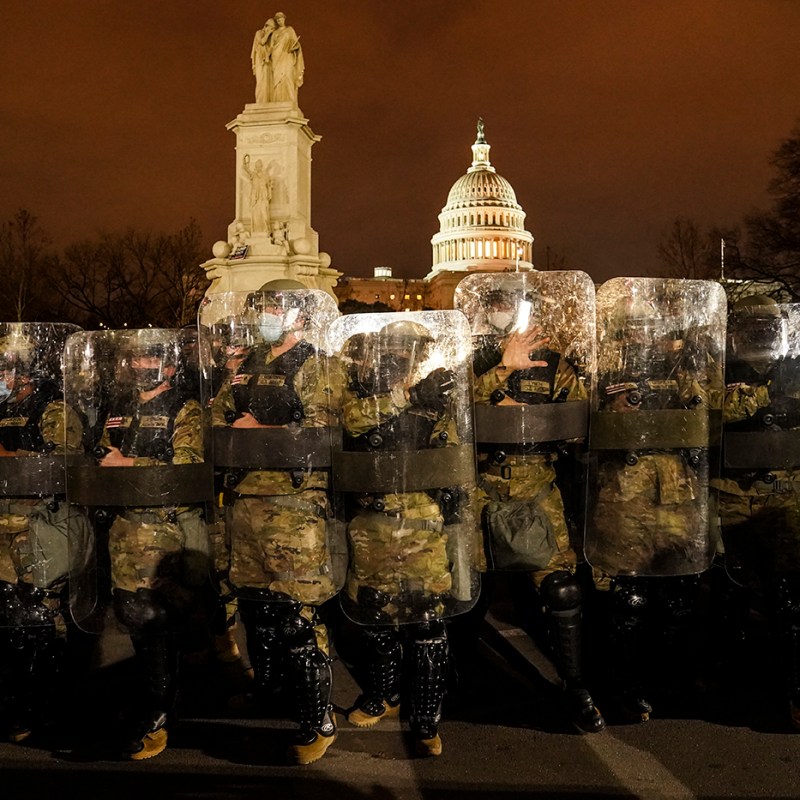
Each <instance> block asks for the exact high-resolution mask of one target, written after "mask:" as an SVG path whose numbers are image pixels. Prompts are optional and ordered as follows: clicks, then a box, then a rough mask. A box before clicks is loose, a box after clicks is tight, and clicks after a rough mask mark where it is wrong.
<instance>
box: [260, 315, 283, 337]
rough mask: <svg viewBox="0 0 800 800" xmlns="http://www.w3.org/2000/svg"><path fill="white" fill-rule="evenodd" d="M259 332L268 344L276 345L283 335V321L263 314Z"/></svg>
mask: <svg viewBox="0 0 800 800" xmlns="http://www.w3.org/2000/svg"><path fill="white" fill-rule="evenodd" d="M258 330H259V331H260V332H261V337H262V338H263V339H264V341H265V342H266V343H267V344H274V343H275V342H277V341H278V340H279V339H280V338H281V336H282V335H283V319H282V318H281V317H276V316H275V315H274V314H262V315H261V319H260V320H259V323H258Z"/></svg>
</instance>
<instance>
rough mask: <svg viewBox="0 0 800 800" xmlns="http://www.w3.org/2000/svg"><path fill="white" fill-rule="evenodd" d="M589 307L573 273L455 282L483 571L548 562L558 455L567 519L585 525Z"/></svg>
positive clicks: (589, 294) (583, 283)
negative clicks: (465, 325) (468, 375)
mask: <svg viewBox="0 0 800 800" xmlns="http://www.w3.org/2000/svg"><path fill="white" fill-rule="evenodd" d="M594 304H595V292H594V284H593V283H592V281H591V279H590V278H589V276H588V275H587V274H586V273H584V272H577V271H553V272H520V273H501V274H476V275H470V276H468V277H466V278H465V279H464V280H462V281H461V282H460V283H459V284H458V286H457V287H456V292H455V306H456V308H458V309H460V310H461V311H463V312H464V314H465V315H466V316H467V318H468V319H469V322H470V327H471V330H472V347H473V369H474V374H475V435H476V440H477V447H478V463H479V473H480V475H481V478H480V484H479V485H480V487H481V489H482V491H483V492H484V493H485V494H486V499H487V502H486V503H485V505H484V508H483V512H482V517H483V519H482V522H483V528H484V531H485V534H486V546H487V547H486V549H487V562H488V563H487V566H488V567H489V568H490V569H497V570H514V569H522V570H538V569H544V568H546V567H547V566H548V564H549V563H550V560H551V558H552V557H553V555H554V553H555V552H556V550H557V542H556V537H557V534H556V530H557V529H558V528H559V527H562V528H563V526H564V523H565V520H564V512H563V511H562V510H561V509H560V508H558V509H556V508H555V506H554V505H553V504H554V503H556V504H557V505H559V506H560V503H561V501H560V499H556V498H553V497H551V493H552V485H553V481H554V479H555V477H556V471H555V465H556V462H557V461H558V460H559V456H562V458H561V460H560V463H559V465H558V466H559V470H560V477H562V478H564V480H563V481H561V483H562V484H563V486H562V493H564V494H565V495H566V499H567V501H568V502H567V504H566V505H567V508H568V509H569V512H570V513H569V515H568V516H569V519H570V522H571V524H572V525H573V526H577V527H578V528H579V530H582V515H581V511H582V508H581V506H582V502H583V496H582V492H576V491H574V489H575V488H577V487H582V486H584V485H585V481H586V474H585V473H586V461H585V458H583V450H584V444H585V441H586V437H587V434H588V423H589V396H590V393H591V390H592V378H593V370H594V347H595V331H594V321H595V315H594ZM570 489H572V490H573V491H572V492H571V493H570V492H569V490H570ZM565 535H566V534H565Z"/></svg>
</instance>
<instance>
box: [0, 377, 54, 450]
mask: <svg viewBox="0 0 800 800" xmlns="http://www.w3.org/2000/svg"><path fill="white" fill-rule="evenodd" d="M12 399H13V396H12V397H11V398H9V399H8V400H6V401H5V402H4V403H3V404H2V405H0V444H2V445H3V447H4V448H5V449H6V450H9V451H12V452H13V451H15V450H30V451H31V452H34V453H49V452H50V451H51V450H53V449H54V448H55V446H56V445H57V444H58V442H46V441H45V440H44V438H43V437H42V433H41V430H40V425H39V423H40V421H41V419H42V414H43V413H44V410H45V408H46V407H47V406H48V405H49V404H50V403H52V402H53V401H60V400H61V399H62V395H61V392H60V391H59V389H58V387H57V386H56V385H55V384H54V383H52V382H51V381H43V382H42V383H39V384H38V385H37V386H36V388H35V389H34V390H33V392H32V393H31V394H30V395H28V397H26V398H25V399H24V400H23V401H22V402H21V403H13V402H11V400H12Z"/></svg>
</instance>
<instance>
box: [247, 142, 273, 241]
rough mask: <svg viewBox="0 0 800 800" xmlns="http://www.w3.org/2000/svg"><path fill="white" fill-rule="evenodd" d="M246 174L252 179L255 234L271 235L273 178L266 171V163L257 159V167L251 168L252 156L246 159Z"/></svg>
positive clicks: (251, 193) (252, 220) (251, 189)
mask: <svg viewBox="0 0 800 800" xmlns="http://www.w3.org/2000/svg"><path fill="white" fill-rule="evenodd" d="M243 169H244V174H245V175H247V177H248V178H249V179H250V218H251V228H252V231H253V233H271V231H272V224H271V220H270V214H269V204H270V201H271V200H272V177H271V176H270V174H269V172H267V170H265V169H264V163H263V162H262V161H261V159H260V158H259V159H257V160H256V163H255V167H253V168H252V169H251V167H250V156H249V155H246V156H245V157H244V164H243Z"/></svg>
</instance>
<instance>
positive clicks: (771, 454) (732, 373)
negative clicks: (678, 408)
mask: <svg viewBox="0 0 800 800" xmlns="http://www.w3.org/2000/svg"><path fill="white" fill-rule="evenodd" d="M747 300H750V301H752V302H747ZM798 322H800V305H798V304H783V305H779V304H777V303H775V302H774V301H770V300H769V298H765V297H760V296H755V297H751V298H747V299H746V300H745V301H742V302H741V303H740V304H737V305H736V306H735V307H734V309H733V310H732V311H731V314H730V318H729V320H728V349H727V353H726V363H725V385H726V391H725V428H724V434H723V471H722V477H721V479H720V480H719V481H718V482H717V483H716V485H717V486H718V489H719V491H718V493H717V499H718V504H719V513H720V521H721V524H722V538H723V543H724V546H725V564H726V568H727V571H728V573H729V575H730V576H731V577H732V578H733V579H734V580H735V581H736V582H737V583H740V584H742V585H745V586H753V587H755V586H759V585H761V584H762V583H763V582H764V580H765V579H772V578H774V576H778V575H797V574H800V502H798V499H799V498H800V338H798V330H799V328H798Z"/></svg>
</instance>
